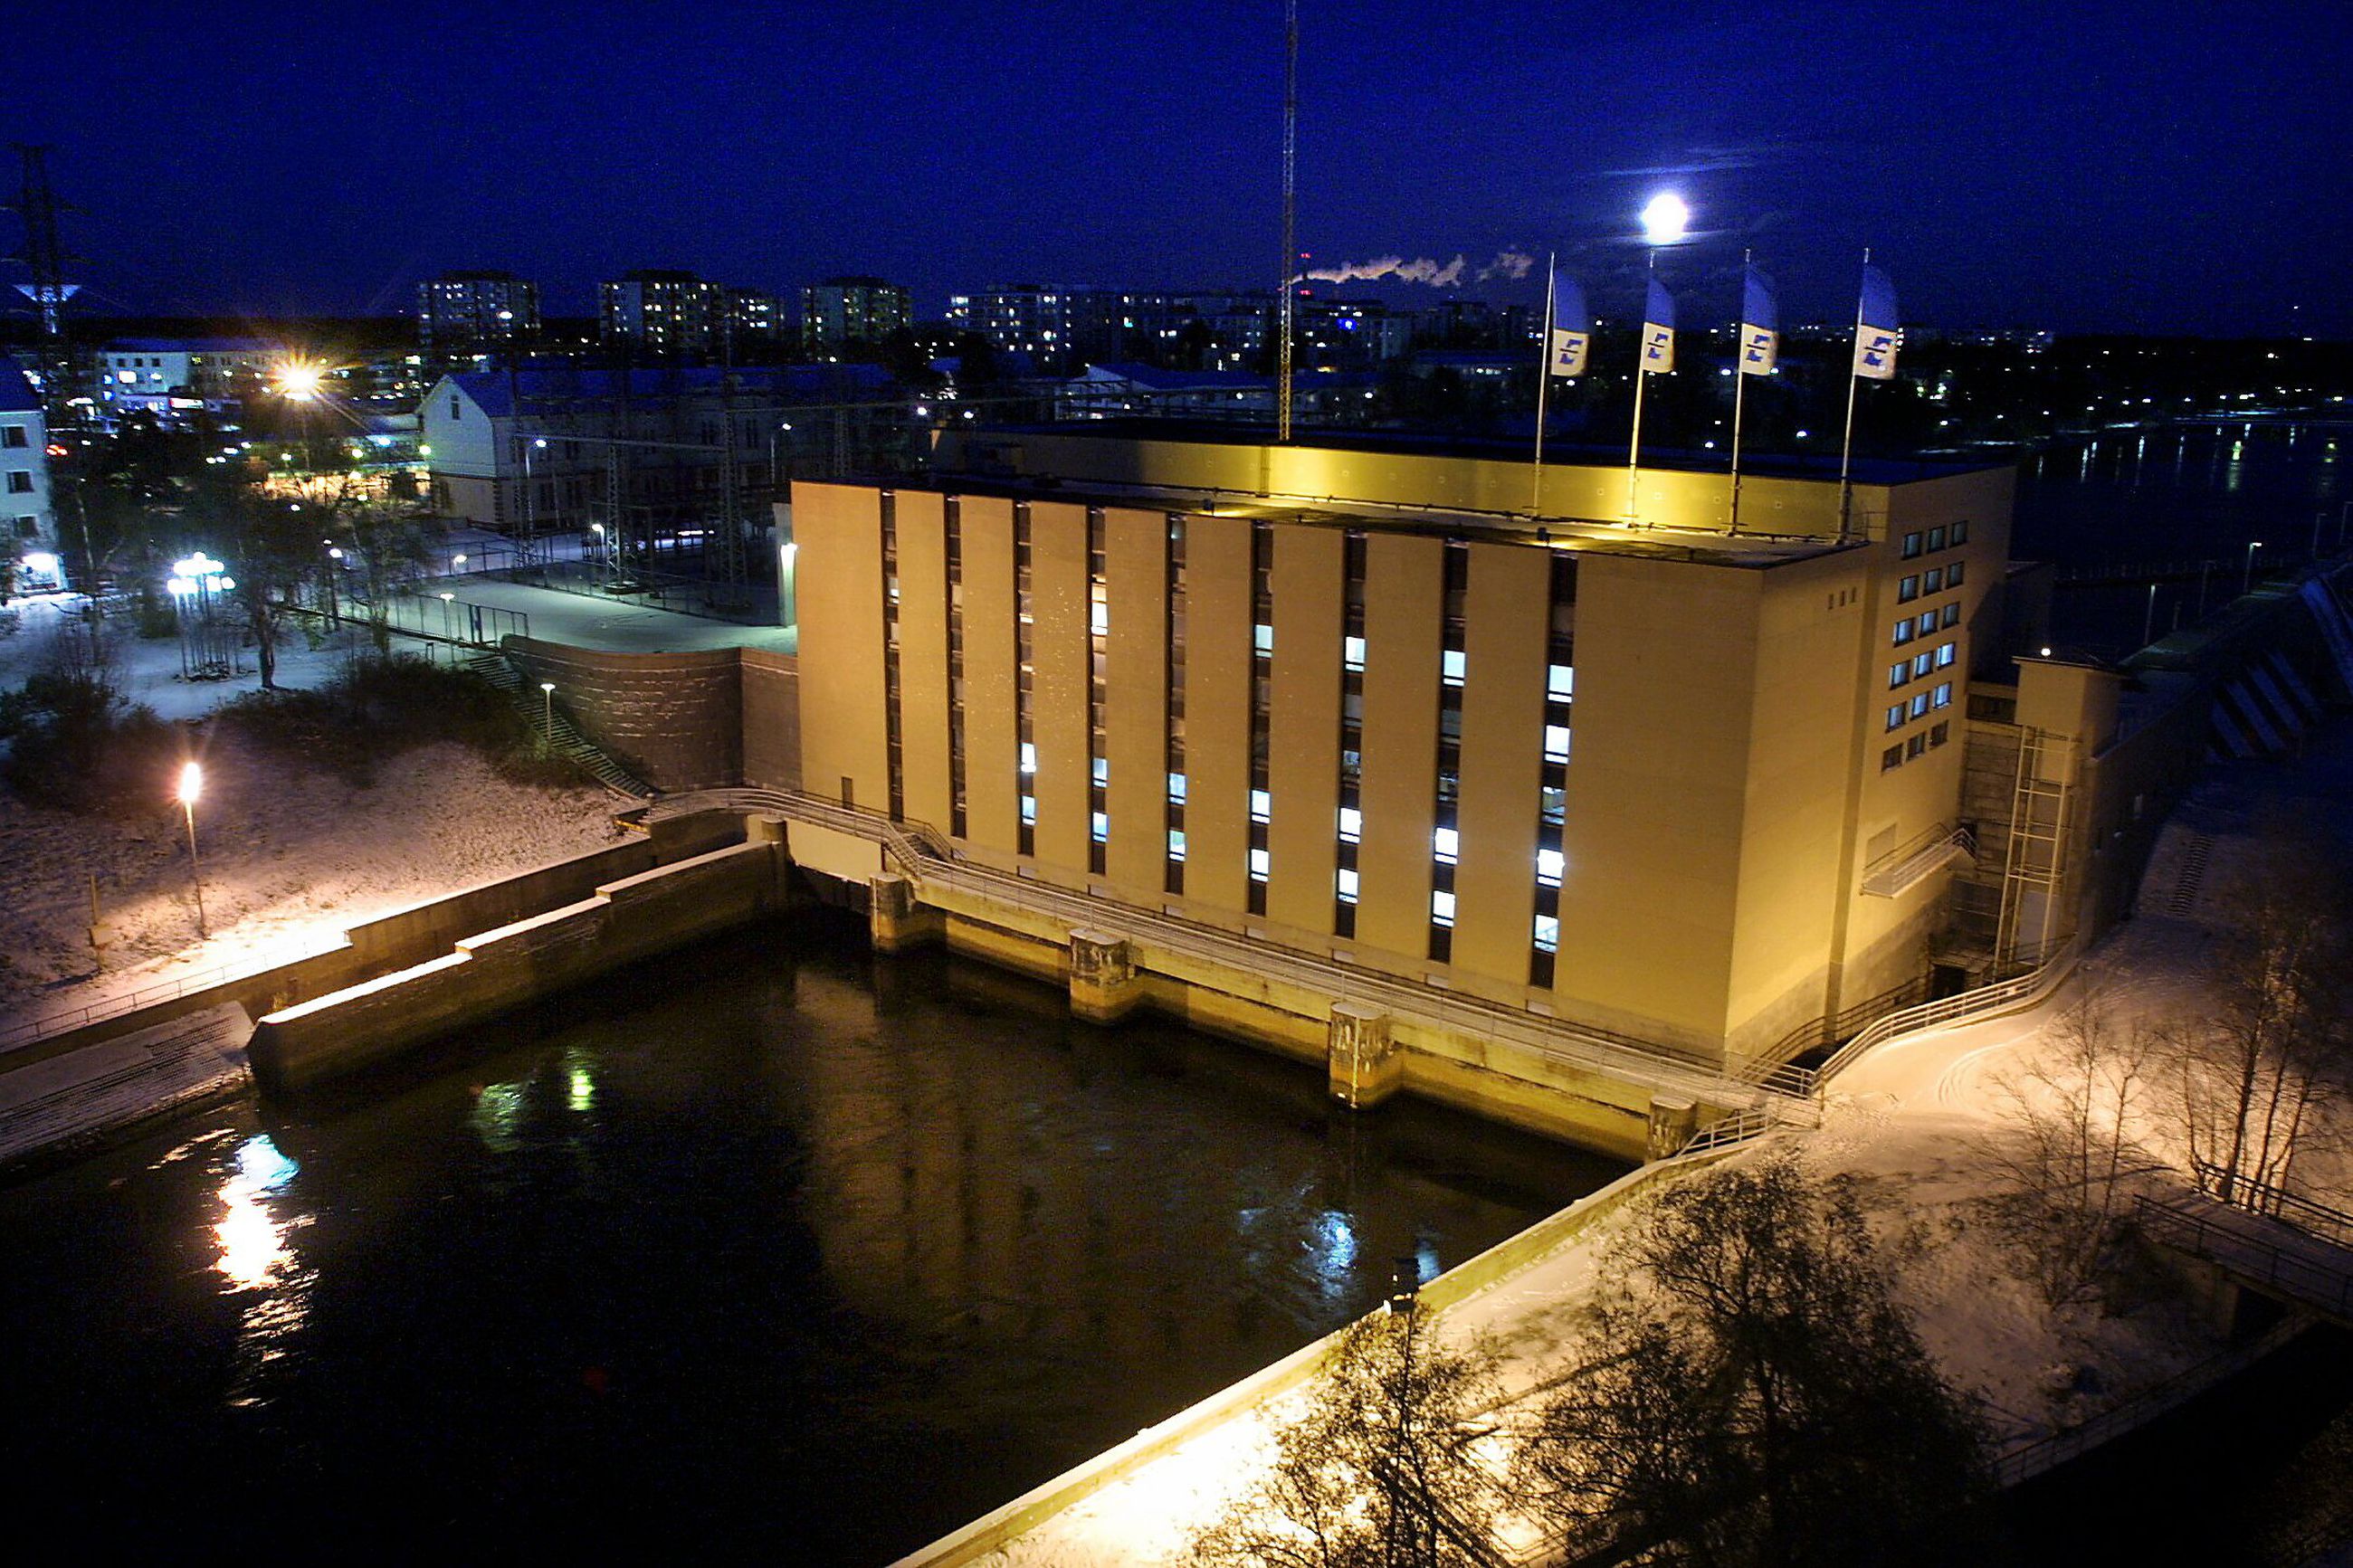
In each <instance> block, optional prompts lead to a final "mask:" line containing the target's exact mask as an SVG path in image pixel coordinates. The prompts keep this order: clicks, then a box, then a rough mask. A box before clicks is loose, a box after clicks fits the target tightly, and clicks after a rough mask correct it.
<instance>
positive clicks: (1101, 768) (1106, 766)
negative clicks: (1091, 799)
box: [1090, 757, 1111, 785]
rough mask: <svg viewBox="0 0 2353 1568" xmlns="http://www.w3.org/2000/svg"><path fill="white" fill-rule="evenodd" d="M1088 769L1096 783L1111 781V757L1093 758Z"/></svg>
mask: <svg viewBox="0 0 2353 1568" xmlns="http://www.w3.org/2000/svg"><path fill="white" fill-rule="evenodd" d="M1090 771H1091V772H1092V774H1093V777H1094V782H1095V783H1096V784H1098V785H1107V784H1110V783H1111V759H1110V758H1109V757H1097V758H1095V759H1094V762H1093V763H1092V768H1091V770H1090Z"/></svg>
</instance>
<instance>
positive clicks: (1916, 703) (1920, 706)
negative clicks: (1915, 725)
mask: <svg viewBox="0 0 2353 1568" xmlns="http://www.w3.org/2000/svg"><path fill="white" fill-rule="evenodd" d="M1927 710H1928V694H1927V693H1926V692H1925V691H1923V692H1922V693H1920V695H1919V696H1917V697H1915V698H1914V699H1912V717H1914V718H1915V719H1917V718H1918V717H1920V715H1921V714H1923V713H1926V711H1927Z"/></svg>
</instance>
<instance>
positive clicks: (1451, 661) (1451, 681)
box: [1439, 647, 1463, 686]
mask: <svg viewBox="0 0 2353 1568" xmlns="http://www.w3.org/2000/svg"><path fill="white" fill-rule="evenodd" d="M1462 670H1463V658H1462V650H1461V648H1456V647H1451V648H1448V649H1447V650H1446V652H1445V653H1444V654H1443V655H1442V656H1440V660H1439V679H1441V680H1443V681H1444V682H1445V683H1446V684H1447V685H1449V686H1460V685H1461V684H1462Z"/></svg>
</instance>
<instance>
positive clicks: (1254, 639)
mask: <svg viewBox="0 0 2353 1568" xmlns="http://www.w3.org/2000/svg"><path fill="white" fill-rule="evenodd" d="M1250 647H1251V648H1252V649H1254V650H1255V651H1256V652H1257V653H1258V655H1259V657H1260V658H1271V657H1272V655H1273V653H1274V627H1272V626H1270V625H1268V624H1267V623H1266V622H1264V621H1261V622H1259V623H1258V625H1257V626H1253V627H1251V628H1250Z"/></svg>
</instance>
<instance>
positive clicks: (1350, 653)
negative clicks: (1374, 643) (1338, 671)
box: [1340, 637, 1365, 672]
mask: <svg viewBox="0 0 2353 1568" xmlns="http://www.w3.org/2000/svg"><path fill="white" fill-rule="evenodd" d="M1340 664H1341V666H1342V668H1345V669H1349V670H1352V671H1356V672H1362V671H1363V669H1364V668H1365V639H1364V638H1362V637H1343V638H1341V639H1340Z"/></svg>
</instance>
